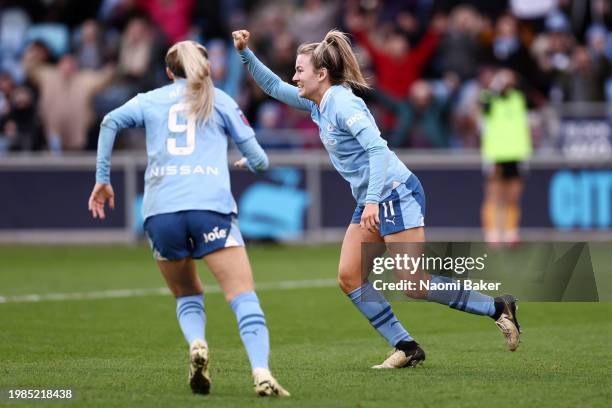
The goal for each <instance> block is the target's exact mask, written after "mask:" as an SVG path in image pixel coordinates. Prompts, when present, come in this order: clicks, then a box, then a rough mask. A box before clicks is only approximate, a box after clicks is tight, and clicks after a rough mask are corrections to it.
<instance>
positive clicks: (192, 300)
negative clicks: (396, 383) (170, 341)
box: [176, 293, 206, 344]
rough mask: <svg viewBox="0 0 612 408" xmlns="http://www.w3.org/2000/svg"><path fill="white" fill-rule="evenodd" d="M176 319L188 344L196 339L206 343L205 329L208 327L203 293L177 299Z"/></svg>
mask: <svg viewBox="0 0 612 408" xmlns="http://www.w3.org/2000/svg"><path fill="white" fill-rule="evenodd" d="M176 317H177V318H178V321H179V325H180V326H181V330H182V331H183V334H184V335H185V340H187V343H189V344H191V343H192V342H193V341H194V340H195V339H201V340H203V341H204V342H206V338H205V332H204V330H205V329H204V328H205V326H206V313H205V311H204V296H203V294H202V293H199V294H197V295H190V296H180V297H177V298H176Z"/></svg>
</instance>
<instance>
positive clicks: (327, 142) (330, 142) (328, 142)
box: [321, 135, 338, 146]
mask: <svg viewBox="0 0 612 408" xmlns="http://www.w3.org/2000/svg"><path fill="white" fill-rule="evenodd" d="M321 141H322V142H323V144H324V145H326V146H335V145H336V143H338V141H337V140H336V139H334V138H333V137H326V136H324V135H321Z"/></svg>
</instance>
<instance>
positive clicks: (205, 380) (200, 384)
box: [189, 339, 210, 394]
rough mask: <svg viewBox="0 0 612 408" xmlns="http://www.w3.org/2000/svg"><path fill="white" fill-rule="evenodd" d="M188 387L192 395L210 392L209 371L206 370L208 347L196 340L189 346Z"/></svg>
mask: <svg viewBox="0 0 612 408" xmlns="http://www.w3.org/2000/svg"><path fill="white" fill-rule="evenodd" d="M189 357H190V364H189V386H190V387H191V391H193V393H194V394H208V393H209V392H210V371H209V370H208V347H207V346H206V343H204V342H203V341H202V340H199V339H196V340H194V341H193V342H192V343H191V346H189Z"/></svg>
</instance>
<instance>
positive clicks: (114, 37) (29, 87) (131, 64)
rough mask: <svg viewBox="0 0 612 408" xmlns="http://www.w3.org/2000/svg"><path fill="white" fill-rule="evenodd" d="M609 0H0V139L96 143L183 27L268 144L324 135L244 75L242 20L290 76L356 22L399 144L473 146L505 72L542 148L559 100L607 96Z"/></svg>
mask: <svg viewBox="0 0 612 408" xmlns="http://www.w3.org/2000/svg"><path fill="white" fill-rule="evenodd" d="M611 3H612V2H611V1H610V0H495V1H493V0H465V1H451V0H401V1H400V0H397V1H393V0H346V1H341V0H337V1H333V0H331V1H321V0H280V1H265V0H261V1H246V0H223V1H221V0H218V1H212V0H206V1H204V0H202V1H197V0H88V1H82V0H15V1H11V0H0V152H1V151H4V152H7V151H19V150H25V151H32V150H46V151H51V152H54V153H58V154H59V153H60V152H65V151H75V150H76V151H78V150H86V149H87V150H92V149H95V146H96V141H97V133H98V126H99V123H100V120H101V118H102V117H103V116H104V114H105V113H107V112H109V111H110V110H112V109H113V108H115V107H117V106H119V105H121V104H123V103H124V102H126V101H127V100H128V99H130V98H131V97H133V96H134V95H135V94H136V93H138V92H145V91H147V90H150V89H152V88H154V87H157V86H160V85H163V84H165V83H167V82H168V79H167V78H166V77H165V74H164V63H163V57H164V55H165V52H166V50H167V48H168V47H169V45H171V44H172V43H174V42H176V41H179V40H183V39H193V40H196V41H199V42H201V43H203V44H204V45H205V46H206V47H207V48H208V50H209V56H210V59H211V62H212V68H213V70H212V75H213V80H214V82H215V85H216V86H217V87H219V88H221V89H223V90H224V91H226V92H227V93H228V94H229V95H231V96H232V97H234V98H235V99H236V100H237V101H238V103H239V104H240V106H241V107H242V109H243V111H244V112H245V115H246V116H247V117H248V119H249V120H250V121H251V124H252V125H253V126H254V127H255V128H256V130H257V131H258V134H259V135H260V136H261V138H262V139H261V140H262V141H263V144H264V145H266V146H268V147H277V148H299V149H304V148H320V146H321V145H320V143H319V141H318V134H317V130H316V128H314V125H313V124H312V123H311V121H310V118H309V117H308V116H307V114H305V113H303V112H299V111H296V110H294V109H291V108H288V107H286V106H285V105H283V104H279V103H277V102H275V101H273V100H271V99H270V98H268V97H267V96H266V95H264V94H263V93H262V92H261V91H260V90H259V88H258V87H257V86H255V85H254V84H253V83H252V80H251V79H250V77H249V76H248V75H245V74H246V72H245V69H244V67H243V66H242V64H241V63H240V61H239V58H238V55H237V53H236V52H235V50H234V49H233V46H232V42H231V31H233V30H235V29H239V28H246V29H248V30H250V31H251V39H252V40H251V48H253V49H254V51H255V52H256V53H257V55H258V56H259V57H260V58H261V59H262V60H263V62H264V63H266V64H267V65H268V66H269V67H270V68H271V69H272V70H273V71H274V72H276V73H277V74H278V75H279V76H281V78H282V79H284V80H285V81H290V80H291V77H292V75H293V66H294V62H295V51H296V48H297V46H298V45H299V44H301V43H304V42H316V41H320V40H321V39H322V38H323V37H324V35H325V33H326V32H327V31H328V30H329V29H331V28H339V29H341V30H343V31H345V32H347V33H350V34H351V40H352V42H353V46H354V47H355V50H356V52H357V53H358V56H359V58H360V59H361V61H360V62H361V65H362V67H363V69H364V71H365V73H366V76H367V77H368V78H369V81H370V83H371V85H372V90H371V91H369V92H366V93H364V94H362V95H361V96H362V97H363V98H364V99H365V100H366V102H367V103H368V105H369V106H370V108H371V110H372V112H373V113H374V114H375V116H376V118H377V122H378V125H379V127H380V128H381V131H382V133H383V136H384V137H385V138H386V139H387V140H388V141H389V144H390V145H391V146H393V147H400V148H452V149H463V148H477V147H478V146H479V139H480V125H479V124H480V119H479V118H480V114H481V113H480V111H481V109H480V103H479V95H480V93H481V91H482V90H483V89H495V86H496V85H495V84H496V82H497V79H498V77H499V75H498V74H499V72H500V70H505V72H507V70H511V71H512V75H514V76H515V78H516V80H515V81H513V83H515V84H516V85H515V86H516V88H517V89H518V90H520V91H521V92H522V93H523V95H524V96H525V98H526V100H527V103H528V108H529V111H530V123H531V125H532V135H533V138H534V144H535V145H536V147H538V146H543V147H546V145H547V143H548V142H547V141H548V140H549V139H550V138H549V133H550V132H551V130H550V126H547V125H545V124H546V123H548V121H547V118H548V117H549V116H550V115H554V111H555V110H554V109H553V108H552V107H554V106H556V105H557V104H561V103H573V102H589V103H591V102H598V103H601V102H606V101H607V102H612V80H611V78H612V70H611V63H612V4H611ZM506 76H507V75H506ZM551 112H552V113H551ZM287 129H291V131H288V130H287ZM143 144H144V138H143V137H142V131H127V132H123V133H122V135H121V137H120V138H119V140H118V141H117V144H116V146H117V148H136V147H141V146H142V145H143Z"/></svg>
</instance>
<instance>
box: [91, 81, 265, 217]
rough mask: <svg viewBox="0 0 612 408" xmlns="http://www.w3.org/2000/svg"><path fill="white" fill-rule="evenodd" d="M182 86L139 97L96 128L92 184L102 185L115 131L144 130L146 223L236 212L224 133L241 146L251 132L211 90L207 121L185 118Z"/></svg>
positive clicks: (228, 102) (227, 101) (233, 108)
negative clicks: (165, 216) (171, 216)
mask: <svg viewBox="0 0 612 408" xmlns="http://www.w3.org/2000/svg"><path fill="white" fill-rule="evenodd" d="M185 85H186V81H185V80H177V81H175V82H174V83H173V84H170V85H167V86H164V87H161V88H158V89H155V90H152V91H150V92H146V93H142V94H138V95H137V96H135V97H134V98H132V99H131V100H130V101H128V102H127V103H126V104H124V105H123V106H121V107H119V108H117V109H115V110H113V111H112V112H110V113H109V114H108V115H106V116H105V117H104V120H103V122H102V125H101V131H100V141H99V144H98V166H97V173H96V180H97V181H98V182H103V183H104V182H107V183H108V182H109V181H110V180H108V178H109V164H110V152H111V150H112V143H113V142H114V135H115V133H116V132H117V131H118V130H119V129H122V128H133V127H144V128H145V130H146V146H147V157H148V161H147V169H146V171H145V189H144V199H143V210H142V211H143V217H144V218H145V219H146V218H147V217H150V216H152V215H156V214H162V213H171V212H177V211H183V210H211V211H216V212H219V213H223V214H229V213H235V212H236V211H237V209H236V202H235V200H234V197H233V196H232V193H231V188H230V178H229V168H228V162H227V160H228V159H227V149H228V139H227V135H230V136H231V137H232V139H233V140H234V141H235V142H236V144H237V145H240V144H246V143H245V142H247V141H249V139H253V138H254V137H255V133H254V131H253V129H252V128H251V127H250V126H249V125H248V122H247V120H246V118H244V115H243V114H242V112H241V111H240V109H239V107H238V105H237V104H236V102H235V101H234V100H233V99H232V98H231V97H229V96H228V95H227V94H226V93H225V92H223V91H221V90H220V89H216V88H215V94H214V110H213V113H212V115H211V116H210V118H209V119H208V120H207V121H206V122H202V121H196V120H195V119H194V118H193V117H188V115H187V112H188V105H187V103H186V102H185V101H184V97H183V95H184V91H185ZM105 129H106V130H107V131H108V133H109V134H108V136H107V137H104V130H105ZM109 143H110V147H109V146H108V144H109Z"/></svg>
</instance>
